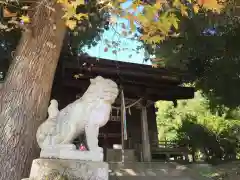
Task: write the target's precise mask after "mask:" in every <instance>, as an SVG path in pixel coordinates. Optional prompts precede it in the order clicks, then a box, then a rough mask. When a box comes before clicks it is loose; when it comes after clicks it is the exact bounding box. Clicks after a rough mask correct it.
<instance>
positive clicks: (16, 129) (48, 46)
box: [0, 1, 66, 180]
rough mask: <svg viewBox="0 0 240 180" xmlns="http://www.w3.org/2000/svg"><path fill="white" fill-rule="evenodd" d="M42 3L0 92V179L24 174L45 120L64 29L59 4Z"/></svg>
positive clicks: (15, 179) (13, 179) (15, 178)
mask: <svg viewBox="0 0 240 180" xmlns="http://www.w3.org/2000/svg"><path fill="white" fill-rule="evenodd" d="M45 5H46V4H45ZM45 5H44V4H41V5H39V4H38V5H37V7H36V8H35V9H34V12H33V13H34V15H33V18H32V20H31V22H32V23H31V25H30V27H29V29H30V31H25V32H23V35H22V38H21V40H20V44H19V45H18V48H17V50H16V54H15V57H14V60H13V62H12V64H11V65H10V69H9V72H8V75H7V77H6V81H5V83H4V86H3V88H2V89H1V91H0V98H1V99H0V108H1V109H0V112H1V113H0V180H20V179H21V178H23V177H27V176H28V173H29V170H30V167H31V163H32V160H33V159H34V158H36V157H38V155H39V148H38V146H37V144H36V135H35V134H36V131H37V128H38V126H39V125H40V123H41V122H42V121H43V120H44V119H45V118H46V113H47V107H48V103H49V99H50V94H51V88H52V82H53V78H54V73H55V70H56V66H57V63H58V58H59V55H60V51H61V47H62V42H63V39H64V35H65V31H66V27H65V25H64V22H63V20H62V18H61V17H62V15H63V13H62V8H61V7H60V5H58V4H52V5H50V4H49V1H48V5H47V6H48V7H47V6H45ZM49 6H52V7H53V8H55V10H56V11H55V12H54V11H52V10H51V8H49Z"/></svg>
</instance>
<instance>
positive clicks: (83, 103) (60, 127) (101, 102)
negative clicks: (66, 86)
mask: <svg viewBox="0 0 240 180" xmlns="http://www.w3.org/2000/svg"><path fill="white" fill-rule="evenodd" d="M90 82H91V83H90V86H89V87H88V89H87V91H86V92H85V93H84V94H83V96H82V97H81V98H80V99H77V100H76V101H74V102H73V103H71V104H69V105H68V106H66V107H65V108H64V109H62V110H61V111H59V110H58V103H57V101H56V100H51V104H50V106H49V108H48V114H49V117H48V119H47V120H46V121H45V122H43V123H42V124H41V125H40V126H39V128H38V131H37V135H36V137H37V142H38V144H39V146H40V148H41V149H43V148H44V147H45V146H46V147H47V146H55V145H64V144H72V142H73V140H74V139H75V138H76V137H78V136H79V135H80V134H82V133H84V132H85V135H86V141H87V145H88V148H89V151H102V148H100V147H99V146H98V133H99V128H100V127H102V126H104V125H105V124H106V123H107V122H108V120H109V117H110V113H111V105H112V104H113V103H114V102H115V99H116V98H117V96H118V93H119V90H118V86H117V84H116V83H115V82H114V81H112V80H110V79H104V78H102V77H101V76H97V77H96V78H94V79H90Z"/></svg>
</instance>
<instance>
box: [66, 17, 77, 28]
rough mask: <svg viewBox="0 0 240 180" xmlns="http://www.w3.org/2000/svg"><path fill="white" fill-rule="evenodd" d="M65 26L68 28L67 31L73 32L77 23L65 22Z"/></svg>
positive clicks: (72, 21)
mask: <svg viewBox="0 0 240 180" xmlns="http://www.w3.org/2000/svg"><path fill="white" fill-rule="evenodd" d="M66 25H67V27H69V29H71V30H73V29H74V28H75V27H76V26H77V22H76V21H74V20H70V19H68V20H66Z"/></svg>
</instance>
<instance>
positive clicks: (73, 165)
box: [25, 159, 108, 180]
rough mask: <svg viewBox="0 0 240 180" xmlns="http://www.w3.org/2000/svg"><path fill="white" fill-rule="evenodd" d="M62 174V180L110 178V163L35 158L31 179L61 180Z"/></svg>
mask: <svg viewBox="0 0 240 180" xmlns="http://www.w3.org/2000/svg"><path fill="white" fill-rule="evenodd" d="M61 176H62V180H108V164H107V163H105V162H93V161H82V160H63V159H35V160H34V161H33V163H32V168H31V172H30V177H29V180H46V179H48V180H56V179H59V180H60V179H61V178H60V177H61ZM25 180H27V179H25Z"/></svg>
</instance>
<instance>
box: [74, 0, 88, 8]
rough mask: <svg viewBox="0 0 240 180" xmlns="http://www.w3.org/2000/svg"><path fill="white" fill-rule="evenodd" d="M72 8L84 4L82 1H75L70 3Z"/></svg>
mask: <svg viewBox="0 0 240 180" xmlns="http://www.w3.org/2000/svg"><path fill="white" fill-rule="evenodd" d="M71 4H72V5H73V6H74V7H77V6H79V5H83V4H85V2H84V0H75V1H72V3H71Z"/></svg>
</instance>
